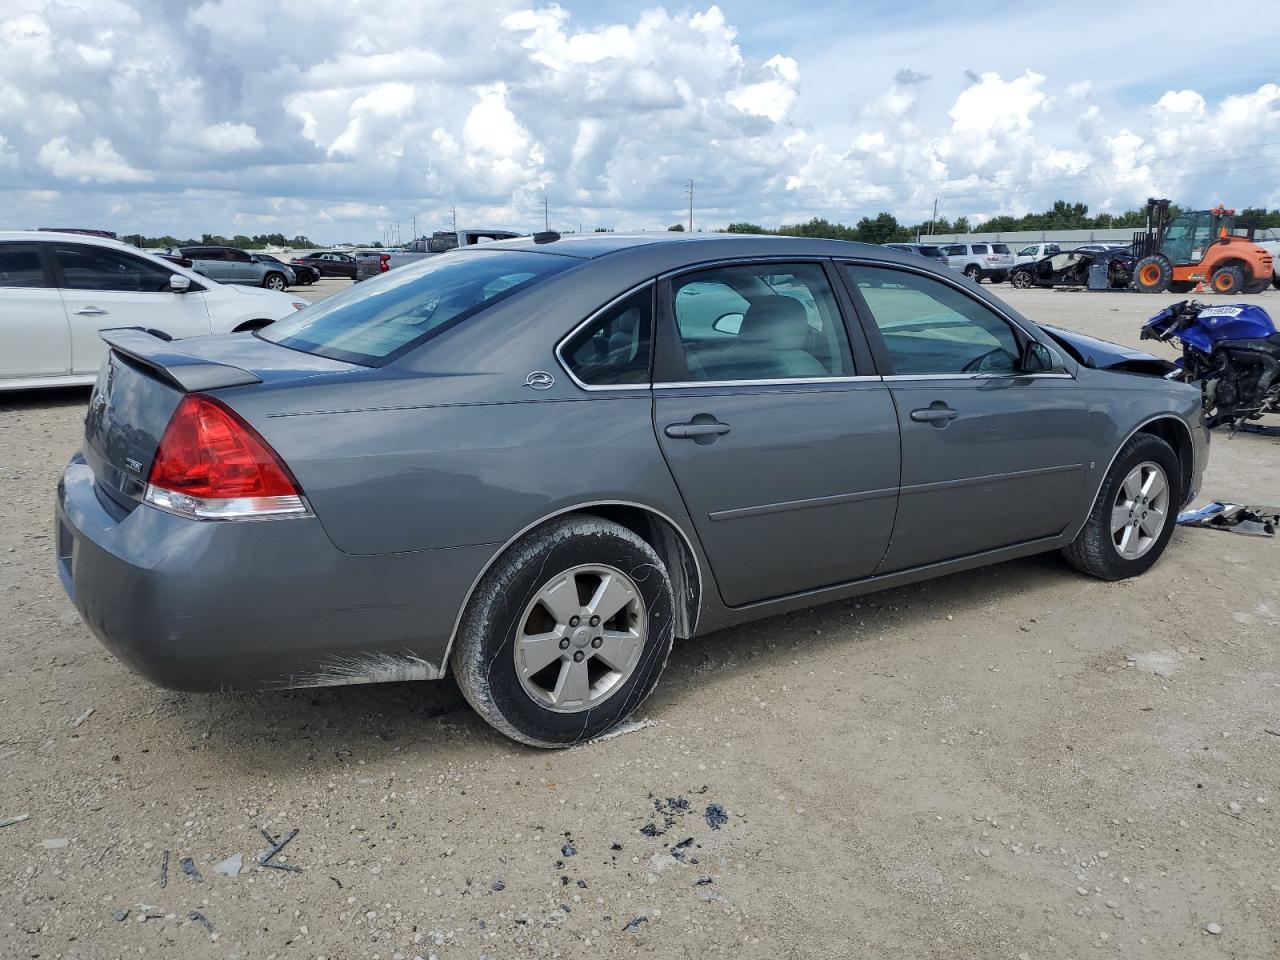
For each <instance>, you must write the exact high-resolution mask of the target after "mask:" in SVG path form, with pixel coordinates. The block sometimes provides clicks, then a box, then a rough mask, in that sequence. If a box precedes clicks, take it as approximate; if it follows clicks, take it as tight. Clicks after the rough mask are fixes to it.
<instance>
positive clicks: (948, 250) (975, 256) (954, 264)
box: [942, 243, 1013, 283]
mask: <svg viewBox="0 0 1280 960" xmlns="http://www.w3.org/2000/svg"><path fill="white" fill-rule="evenodd" d="M942 252H943V253H945V254H946V256H947V265H948V266H949V267H951V269H952V270H959V271H960V272H961V273H963V274H964V275H965V276H966V277H968V278H969V279H970V280H972V281H974V282H975V283H981V282H982V281H983V280H990V281H992V282H994V283H1001V282H1003V281H1004V280H1006V279H1007V278H1008V276H1009V271H1011V270H1012V269H1013V253H1012V252H1011V251H1010V250H1009V245H1008V244H1005V243H952V244H948V245H947V246H944V247H943V248H942Z"/></svg>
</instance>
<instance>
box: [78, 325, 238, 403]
mask: <svg viewBox="0 0 1280 960" xmlns="http://www.w3.org/2000/svg"><path fill="white" fill-rule="evenodd" d="M101 333H102V339H103V340H105V341H106V342H107V346H109V347H110V348H111V349H112V350H114V351H115V352H116V353H118V354H120V356H122V357H124V358H125V359H127V360H130V361H132V362H133V363H136V364H139V365H140V366H143V367H146V369H147V370H148V371H149V372H151V373H153V374H155V375H156V376H158V377H160V379H162V380H164V381H165V382H167V383H170V384H172V385H173V386H175V387H177V388H178V389H179V390H184V391H186V392H187V393H194V392H196V391H198V390H217V389H219V388H221V387H243V386H247V385H249V384H251V383H261V382H262V378H261V377H259V376H258V375H257V374H255V373H250V372H249V371H248V370H242V369H241V368H240V367H233V366H231V365H230V364H229V363H217V362H215V361H212V360H204V359H201V358H200V357H194V356H192V355H191V354H189V353H183V352H182V351H181V350H179V349H178V348H177V346H175V344H174V343H173V342H172V341H170V340H166V339H165V338H164V337H160V336H157V335H156V334H154V333H152V332H150V331H148V330H144V329H142V328H141V327H116V328H113V329H111V330H103V331H102V332H101Z"/></svg>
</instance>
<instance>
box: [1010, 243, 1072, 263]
mask: <svg viewBox="0 0 1280 960" xmlns="http://www.w3.org/2000/svg"><path fill="white" fill-rule="evenodd" d="M1061 252H1062V247H1060V246H1058V244H1056V243H1030V244H1027V246H1025V247H1023V248H1022V249H1020V250H1019V251H1018V252H1017V253H1016V254H1014V260H1013V265H1014V266H1015V267H1017V266H1021V265H1022V264H1024V263H1037V262H1038V261H1040V260H1043V259H1044V258H1045V257H1052V256H1053V255H1054V254H1055V253H1061Z"/></svg>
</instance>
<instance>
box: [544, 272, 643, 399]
mask: <svg viewBox="0 0 1280 960" xmlns="http://www.w3.org/2000/svg"><path fill="white" fill-rule="evenodd" d="M645 287H649V288H650V290H649V296H650V298H652V297H654V296H655V293H656V288H657V281H656V280H652V279H650V280H645V281H644V282H643V283H638V284H636V285H635V286H634V287H632V288H631V289H630V290H628V291H627V292H626V293H623V294H621V295H619V296H616V297H614V298H613V299H612V300H610V301H609V302H608V303H606V304H605V305H604V306H602V307H600V308H598V309H596V310H594V311H592V313H591V315H590V316H589V317H587V319H585V320H583V321H582V322H581V323H580V324H578V325H577V326H576V327H574V328H573V329H572V330H570V331H569V332H568V333H566V334H565V335H564V336H563V337H561V338H560V341H559V342H558V343H557V344H556V347H555V355H556V362H557V363H559V364H560V368H561V369H562V370H564V372H565V374H566V375H567V376H568V377H569V379H570V380H572V381H573V384H574V386H576V387H577V388H578V389H579V390H588V391H590V392H592V393H598V392H600V391H602V390H603V391H610V390H651V389H652V388H653V357H654V354H655V352H656V343H657V339H658V336H657V333H658V331H657V328H658V316H657V313H658V311H657V304H656V303H652V302H651V304H650V312H651V314H652V316H651V318H650V324H651V326H652V327H653V330H652V331H651V332H650V336H649V380H648V382H647V383H617V384H604V383H596V384H591V383H583V382H582V381H581V380H579V379H578V377H577V375H575V374H574V372H573V368H572V367H571V366H570V365H569V361H567V360H566V359H565V358H564V353H563V352H562V351H563V350H564V348H565V347H566V346H567V345H568V343H569V341H570V340H572V339H573V338H574V337H576V336H577V335H578V334H579V333H580V332H581V331H582V330H584V329H586V328H587V327H589V326H590V325H591V324H592V323H593V322H595V321H596V320H598V319H599V318H600V317H601V316H602V315H603V314H605V313H608V312H609V311H610V310H612V309H613V308H614V307H616V306H617V305H618V304H620V303H621V302H622V301H623V300H626V299H628V298H629V297H633V296H635V295H636V294H637V293H640V292H641V291H642V290H644V288H645Z"/></svg>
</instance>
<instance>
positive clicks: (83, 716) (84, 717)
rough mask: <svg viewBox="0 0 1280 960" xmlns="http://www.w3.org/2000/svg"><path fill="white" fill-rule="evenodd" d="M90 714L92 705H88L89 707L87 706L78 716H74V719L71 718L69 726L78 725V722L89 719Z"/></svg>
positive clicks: (91, 713)
mask: <svg viewBox="0 0 1280 960" xmlns="http://www.w3.org/2000/svg"><path fill="white" fill-rule="evenodd" d="M92 716H93V707H90V708H89V709H88V710H86V711H85V712H84V713H82V714H80V716H78V717H76V718H75V719H74V720H72V721H71V726H73V727H78V726H80V724H82V723H84V722H85V721H86V720H88V719H89V718H90V717H92Z"/></svg>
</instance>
